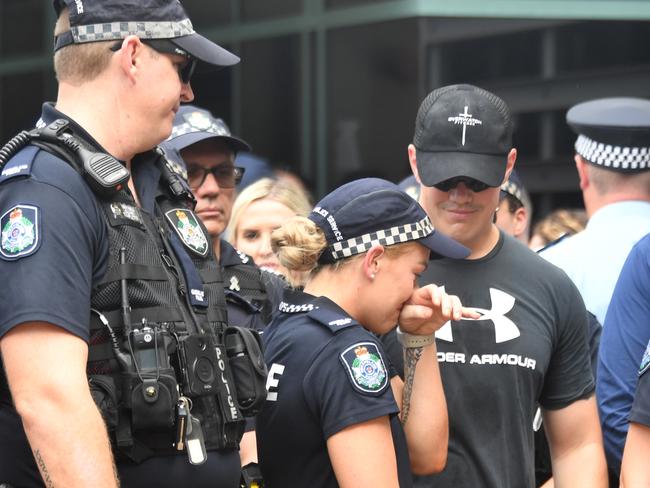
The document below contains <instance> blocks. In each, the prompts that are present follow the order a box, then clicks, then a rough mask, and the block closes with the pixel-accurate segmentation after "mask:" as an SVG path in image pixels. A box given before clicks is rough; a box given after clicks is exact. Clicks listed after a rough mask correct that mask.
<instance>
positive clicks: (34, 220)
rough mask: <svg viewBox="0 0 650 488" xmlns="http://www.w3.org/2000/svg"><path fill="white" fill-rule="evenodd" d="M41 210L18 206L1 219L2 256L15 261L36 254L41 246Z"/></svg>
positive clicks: (0, 244) (0, 247) (0, 254)
mask: <svg viewBox="0 0 650 488" xmlns="http://www.w3.org/2000/svg"><path fill="white" fill-rule="evenodd" d="M39 229H40V222H39V208H38V207H35V206H33V205H16V206H15V207H12V208H10V209H9V210H7V211H6V212H5V213H3V214H2V217H0V256H1V257H2V258H3V259H5V260H6V261H14V260H16V259H20V258H24V257H26V256H29V255H30V254H34V253H35V252H36V251H37V250H38V248H39V246H40V231H39Z"/></svg>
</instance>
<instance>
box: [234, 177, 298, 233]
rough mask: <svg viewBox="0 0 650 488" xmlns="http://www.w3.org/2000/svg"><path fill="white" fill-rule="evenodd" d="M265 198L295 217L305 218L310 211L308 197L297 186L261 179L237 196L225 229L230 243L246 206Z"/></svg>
mask: <svg viewBox="0 0 650 488" xmlns="http://www.w3.org/2000/svg"><path fill="white" fill-rule="evenodd" d="M267 198H268V199H269V200H274V201H276V202H278V203H281V204H282V205H284V206H285V207H287V208H288V209H289V210H291V211H292V212H293V213H295V214H296V215H302V216H307V215H308V214H309V212H310V211H311V204H310V203H309V196H308V195H307V194H306V193H305V192H304V190H302V189H301V188H299V187H298V186H297V185H295V184H293V183H291V182H289V181H286V180H284V179H281V180H273V179H271V178H262V179H260V180H258V181H256V182H255V183H252V184H251V185H249V186H247V187H246V188H244V190H242V192H241V193H240V194H239V195H237V198H236V199H235V203H234V204H233V207H232V213H231V215H230V222H229V223H228V227H227V236H228V240H229V241H230V242H233V241H234V240H235V239H236V236H237V229H238V228H239V223H240V222H239V221H240V219H241V216H242V214H243V213H244V211H245V210H246V209H247V208H248V206H249V205H250V204H251V203H253V202H255V201H257V200H264V199H267Z"/></svg>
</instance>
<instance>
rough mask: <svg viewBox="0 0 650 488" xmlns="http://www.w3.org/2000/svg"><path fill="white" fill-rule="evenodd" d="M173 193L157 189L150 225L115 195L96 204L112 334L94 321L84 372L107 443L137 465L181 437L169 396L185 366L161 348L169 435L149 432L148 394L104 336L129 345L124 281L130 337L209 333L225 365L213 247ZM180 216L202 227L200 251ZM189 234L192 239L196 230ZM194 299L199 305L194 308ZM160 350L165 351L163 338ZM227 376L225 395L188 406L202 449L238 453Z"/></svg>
mask: <svg viewBox="0 0 650 488" xmlns="http://www.w3.org/2000/svg"><path fill="white" fill-rule="evenodd" d="M136 164H138V163H136ZM157 164H158V166H159V167H160V166H161V165H163V164H165V163H164V162H162V161H161V160H160V159H159V160H158V162H157ZM163 174H164V172H163ZM171 193H172V192H171V190H170V189H169V188H166V187H165V185H164V182H163V183H162V184H161V185H160V187H159V189H158V193H157V195H156V211H155V214H154V215H150V214H149V213H148V212H146V211H144V210H142V209H140V208H138V207H137V205H136V203H135V201H134V199H133V197H132V196H131V194H130V193H129V192H128V191H127V190H122V191H120V192H118V193H116V194H115V195H114V196H113V198H111V199H110V200H106V199H98V201H99V203H100V205H101V207H102V210H103V214H104V217H105V221H106V224H107V229H108V239H109V260H108V265H107V269H106V273H105V276H104V278H103V280H102V282H101V283H97V284H95V286H94V289H93V293H92V306H93V309H94V310H97V311H98V312H100V313H101V314H102V315H103V316H104V318H105V319H106V320H107V321H108V322H109V324H110V325H111V327H110V328H109V327H107V326H106V324H104V323H103V322H102V321H101V320H99V319H98V317H99V314H93V317H92V318H93V320H91V331H90V349H89V359H88V366H87V372H88V375H89V378H90V383H91V391H92V393H93V396H94V397H95V399H96V401H98V404H99V405H100V409H102V403H103V404H104V405H103V406H104V408H103V409H102V410H103V414H104V416H105V419H106V423H107V426H108V428H109V432H111V433H112V434H113V441H114V442H115V443H116V444H117V447H118V450H119V451H121V452H123V453H125V454H126V455H127V456H128V457H130V458H132V459H134V460H136V461H140V460H142V459H145V458H146V457H148V456H150V455H152V454H153V453H155V452H157V451H159V450H163V451H171V450H172V445H173V443H174V442H175V439H174V435H176V433H177V431H176V429H175V427H174V424H175V419H173V418H172V417H173V415H174V412H173V409H174V408H175V407H176V404H175V403H176V402H177V401H178V396H177V395H176V394H175V393H174V392H173V391H172V390H173V389H174V388H175V387H176V385H177V384H178V385H181V384H182V383H183V379H182V378H180V377H179V376H180V374H179V370H182V369H184V368H186V366H187V365H185V364H181V363H180V359H179V354H178V353H179V351H176V349H175V346H174V344H173V342H174V341H169V344H163V345H162V346H161V348H160V349H159V351H158V352H157V354H160V355H164V354H167V355H168V356H169V357H170V358H171V360H170V364H169V366H171V368H169V369H168V370H167V371H165V369H166V368H164V365H163V367H162V369H160V371H158V370H157V371H156V376H158V377H159V378H160V379H159V385H158V386H160V387H161V391H162V390H163V389H164V386H165V382H164V381H163V380H164V379H165V378H167V379H168V385H167V386H168V388H167V389H168V390H169V394H170V398H171V400H170V401H169V402H163V406H161V409H162V408H163V407H164V408H166V406H168V405H166V403H173V405H172V411H171V412H168V415H169V416H168V417H167V419H168V421H167V425H168V427H169V428H168V429H164V428H162V427H163V426H162V425H161V424H160V423H158V424H156V425H151V424H150V422H149V420H148V419H147V418H146V417H147V416H148V412H149V410H148V409H147V408H146V407H145V408H143V409H142V410H143V412H144V413H143V414H141V415H135V411H136V409H137V408H138V407H137V402H138V401H139V400H140V396H139V391H140V389H142V388H145V387H146V385H144V386H142V388H139V385H138V379H136V378H135V377H133V375H134V374H135V375H137V372H135V373H134V372H133V371H131V373H130V374H129V373H127V374H126V378H125V372H124V367H123V366H121V365H120V364H119V361H117V360H116V355H115V350H114V349H115V348H114V347H112V342H111V339H112V338H111V334H110V333H109V332H110V330H111V329H112V330H113V335H114V336H116V337H120V338H123V339H124V336H125V334H124V317H123V307H124V296H123V295H124V294H123V292H122V283H123V282H124V280H126V283H127V287H126V291H127V295H128V296H127V302H128V304H129V307H130V309H129V310H130V319H131V329H135V330H144V328H145V327H149V329H151V328H155V327H160V328H162V329H163V330H165V331H166V332H168V333H169V335H174V336H176V337H177V338H178V337H181V338H184V337H188V336H192V335H196V334H200V333H205V334H208V335H210V336H212V337H213V338H214V341H215V344H218V345H219V347H221V348H222V350H223V354H224V356H225V349H223V338H222V334H223V332H224V330H225V328H226V326H227V312H226V302H225V297H224V289H223V286H224V283H223V279H222V277H221V272H220V269H219V266H218V264H217V262H216V261H215V260H214V258H213V254H212V243H211V241H210V239H209V236H208V234H207V231H206V230H205V228H204V227H203V226H202V224H201V223H200V221H199V219H198V218H196V217H195V216H194V215H193V213H192V211H191V210H190V209H189V208H188V206H189V204H190V203H191V202H188V201H187V200H186V199H184V198H179V197H176V198H174V197H173V195H172V194H171ZM177 215H182V216H184V217H185V218H186V219H187V217H188V215H189V216H190V217H191V218H192V219H193V222H194V223H195V224H198V225H199V226H200V229H201V232H202V233H203V238H204V239H205V242H202V244H204V246H201V247H199V248H198V250H197V246H194V247H192V246H190V245H187V244H186V243H185V244H183V236H182V235H180V236H179V235H178V234H177V233H176V231H175V230H174V229H173V227H172V226H173V225H174V224H173V223H174V222H176V223H177V224H178V222H179V221H178V217H177ZM169 216H171V217H169ZM178 225H180V224H178ZM194 233H195V235H196V227H195V230H194ZM205 246H207V247H205ZM204 247H205V248H204ZM121 249H124V250H125V253H124V254H125V256H124V258H121V256H120V250H121ZM122 261H124V262H122ZM189 275H196V276H197V277H198V278H199V279H200V280H196V279H195V280H194V282H193V283H192V282H191V281H192V280H191V279H189V278H188V276H189ZM197 285H198V286H197ZM196 298H200V299H201V301H202V302H203V303H202V304H200V303H198V304H197V300H196ZM126 340H127V341H128V339H126ZM161 341H162V342H164V341H165V339H164V337H162V338H161ZM129 347H134V345H133V344H131V345H129ZM224 360H225V357H224ZM134 361H135V359H134ZM154 363H155V360H154ZM223 366H224V370H225V371H223V373H224V375H223V380H224V382H225V388H221V391H220V392H219V393H220V394H217V395H201V396H196V397H192V396H191V395H188V396H189V397H190V399H191V401H192V410H191V414H192V416H194V417H196V418H198V419H199V420H200V422H201V425H202V427H203V431H204V437H205V445H206V448H207V449H219V448H235V447H236V446H237V445H238V442H239V440H240V438H241V434H242V432H243V417H242V415H241V412H239V410H238V409H237V408H236V398H235V399H234V400H233V398H232V397H233V396H234V394H235V393H234V391H235V388H234V384H233V380H232V376H231V374H230V371H229V367H228V362H227V361H226V360H225V361H224V363H223ZM208 374H210V373H208ZM129 376H131V377H132V378H131V380H129ZM150 376H153V375H150ZM174 380H175V381H174ZM129 381H131V384H130V385H129V384H128V383H129ZM134 385H135V386H134ZM219 386H224V385H219ZM111 390H112V391H111ZM165 393H166V392H165ZM111 396H113V398H111ZM129 396H131V398H129ZM228 397H230V398H228ZM112 401H115V404H114V405H116V406H118V408H114V407H113V408H111V407H110V406H108V408H106V406H107V405H106V404H107V403H108V404H110V403H111V402H112ZM233 404H234V405H235V406H234V407H233ZM107 411H108V412H109V413H108V415H107V413H106V412H107ZM164 414H165V413H164V412H163V413H162V415H163V416H164ZM107 417H108V418H107ZM136 424H139V425H136Z"/></svg>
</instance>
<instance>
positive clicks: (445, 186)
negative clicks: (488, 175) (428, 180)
mask: <svg viewBox="0 0 650 488" xmlns="http://www.w3.org/2000/svg"><path fill="white" fill-rule="evenodd" d="M460 183H463V184H464V185H465V186H466V187H467V188H469V189H470V190H472V191H473V192H475V193H478V192H481V191H483V190H487V189H488V188H490V185H486V184H485V183H483V182H482V181H478V180H475V179H474V178H469V177H467V176H456V177H455V178H449V179H448V180H445V181H441V182H440V183H437V184H435V185H433V186H434V187H435V188H437V189H438V190H440V191H449V190H451V189H453V188H456V187H457V186H458V185H459V184H460Z"/></svg>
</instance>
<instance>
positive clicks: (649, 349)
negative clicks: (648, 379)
mask: <svg viewBox="0 0 650 488" xmlns="http://www.w3.org/2000/svg"><path fill="white" fill-rule="evenodd" d="M648 368H650V341H648V345H647V346H646V348H645V352H644V353H643V358H642V359H641V365H640V366H639V376H641V375H642V374H643V373H645V372H646V371H648Z"/></svg>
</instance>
